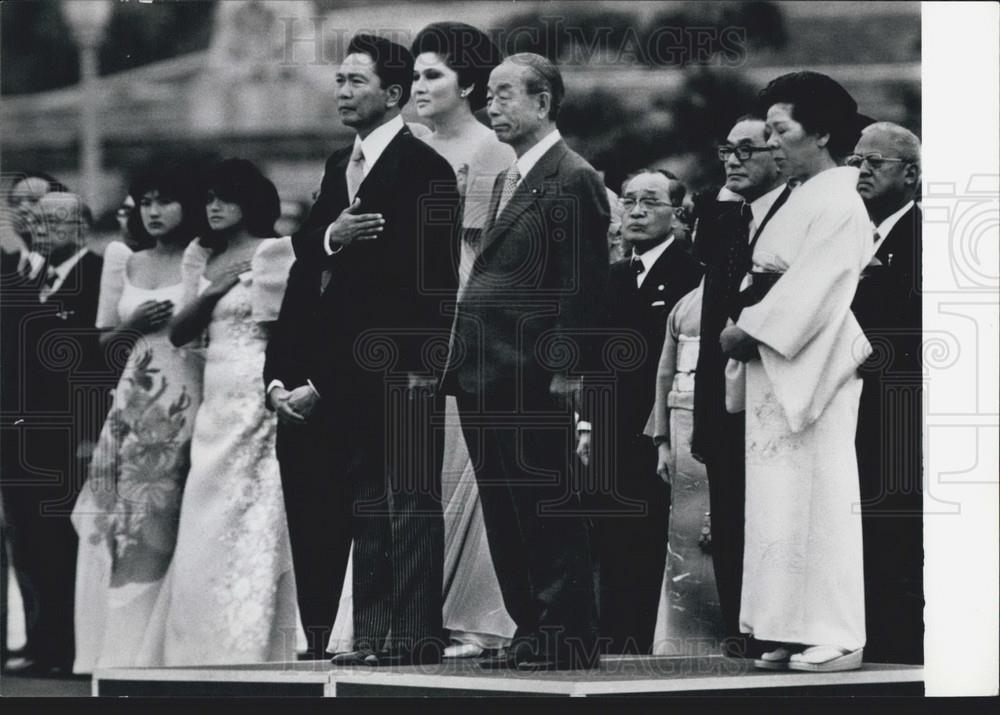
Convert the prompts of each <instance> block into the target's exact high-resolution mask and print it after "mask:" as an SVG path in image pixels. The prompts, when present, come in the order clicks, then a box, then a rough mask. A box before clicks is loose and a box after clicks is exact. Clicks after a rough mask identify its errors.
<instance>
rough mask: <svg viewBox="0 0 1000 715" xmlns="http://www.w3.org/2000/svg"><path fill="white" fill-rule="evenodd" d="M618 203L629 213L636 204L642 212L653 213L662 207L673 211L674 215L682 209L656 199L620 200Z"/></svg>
mask: <svg viewBox="0 0 1000 715" xmlns="http://www.w3.org/2000/svg"><path fill="white" fill-rule="evenodd" d="M619 203H620V204H621V207H622V209H624V210H625V211H631V210H632V209H634V208H635V205H636V204H639V208H641V209H642V210H643V211H654V210H656V209H658V208H662V207H664V206H670V208H672V209H673V210H674V213H676V212H677V210H678V209H680V208H683V207H681V206H671V205H670V204H668V203H667V202H666V201H658V200H657V199H639V200H638V201H637V200H636V199H621V200H620V201H619Z"/></svg>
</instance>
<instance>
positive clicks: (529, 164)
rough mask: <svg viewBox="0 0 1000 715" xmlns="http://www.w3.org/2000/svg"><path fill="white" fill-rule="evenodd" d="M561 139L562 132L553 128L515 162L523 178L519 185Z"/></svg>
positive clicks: (519, 180)
mask: <svg viewBox="0 0 1000 715" xmlns="http://www.w3.org/2000/svg"><path fill="white" fill-rule="evenodd" d="M560 139H562V134H560V133H559V130H558V129H553V130H552V131H551V132H549V133H548V134H546V135H545V136H544V137H542V139H541V141H539V142H538V143H537V144H535V145H534V146H533V147H531V148H530V149H528V151H526V152H524V153H523V154H522V155H521V156H520V157H518V159H517V161H515V162H514V166H516V167H517V173H518V174H520V175H521V178H520V179H518V181H517V183H518V186H520V184H521V182H522V181H524V177H525V176H527V175H528V172H530V171H531V170H532V169H534V168H535V164H537V163H538V160H539V159H541V158H542V157H543V156H545V152H547V151H548V150H549V149H551V148H552V147H554V146H555V145H556V143H558V141H559V140H560Z"/></svg>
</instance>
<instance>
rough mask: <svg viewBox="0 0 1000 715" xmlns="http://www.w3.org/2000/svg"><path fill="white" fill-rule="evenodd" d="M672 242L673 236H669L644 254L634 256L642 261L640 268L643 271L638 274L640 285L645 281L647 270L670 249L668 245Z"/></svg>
mask: <svg viewBox="0 0 1000 715" xmlns="http://www.w3.org/2000/svg"><path fill="white" fill-rule="evenodd" d="M673 242H674V235H673V234H670V237H669V238H668V239H667V240H666V241H664V242H663V243H660V244H657V245H656V246H654V247H653V248H650V249H649V250H648V251H646V252H645V253H642V254H635V258H638V259H639V260H640V261H642V267H643V268H644V269H645V270H643V272H642V273H640V274H639V283H640V284H642V282H643V281H644V280H645V279H646V276H647V275H648V274H649V270H650V269H651V268H652V267H653V265H654V264H655V263H656V262H657V261H658V260H660V256H662V255H663V253H664V252H665V251H666V250H667V249H668V248H670V244H671V243H673ZM635 258H633V260H635Z"/></svg>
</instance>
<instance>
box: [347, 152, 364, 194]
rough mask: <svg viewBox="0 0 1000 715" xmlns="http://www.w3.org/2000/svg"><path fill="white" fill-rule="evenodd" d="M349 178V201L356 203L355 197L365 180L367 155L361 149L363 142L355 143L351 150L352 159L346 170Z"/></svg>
mask: <svg viewBox="0 0 1000 715" xmlns="http://www.w3.org/2000/svg"><path fill="white" fill-rule="evenodd" d="M344 175H345V177H346V178H347V201H348V203H354V197H355V196H357V194H358V189H359V188H361V182H362V181H364V180H365V155H364V152H362V151H361V144H355V145H354V151H353V152H351V160H350V161H349V162H348V163H347V170H346V171H345V172H344Z"/></svg>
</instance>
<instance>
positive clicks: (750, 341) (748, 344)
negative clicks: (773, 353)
mask: <svg viewBox="0 0 1000 715" xmlns="http://www.w3.org/2000/svg"><path fill="white" fill-rule="evenodd" d="M719 344H720V345H721V346H722V354H723V355H725V356H726V357H729V358H732V359H733V360H738V361H740V362H749V361H751V360H754V359H756V358H758V357H760V355H759V353H758V352H757V346H758V345H759V344H760V343H759V342H758V341H757V339H756V338H755V337H753V336H752V335H750V333H748V332H746V331H745V330H743V329H741V328H739V327H737V326H735V325H730V326H729V327H727V328H726V329H725V330H723V331H722V334H720V335H719Z"/></svg>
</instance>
